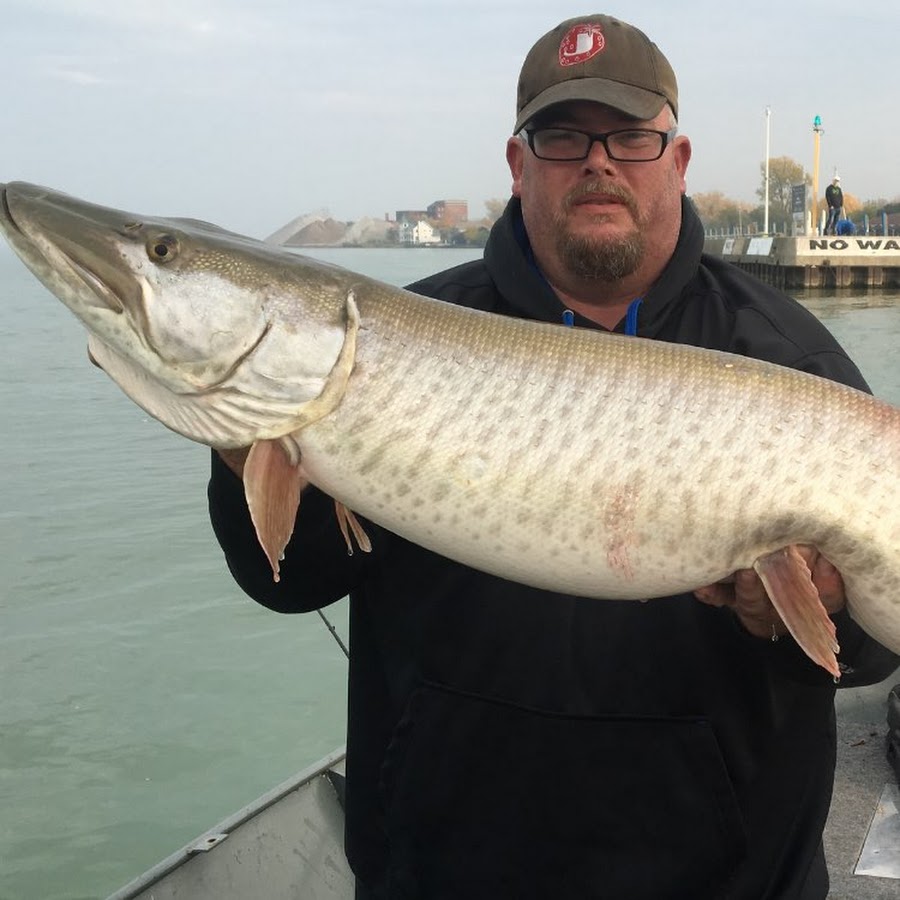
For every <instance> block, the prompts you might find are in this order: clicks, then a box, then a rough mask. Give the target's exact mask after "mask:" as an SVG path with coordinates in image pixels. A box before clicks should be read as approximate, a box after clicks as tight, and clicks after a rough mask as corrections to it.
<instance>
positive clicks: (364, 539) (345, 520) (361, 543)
mask: <svg viewBox="0 0 900 900" xmlns="http://www.w3.org/2000/svg"><path fill="white" fill-rule="evenodd" d="M334 511H335V513H336V514H337V520H338V525H340V526H341V534H342V535H343V536H344V540H345V541H346V542H347V555H348V556H353V541H352V539H351V537H350V534H351V532H352V533H353V537H354V538H356V545H357V546H358V547H359V549H360V550H362V552H363V553H371V552H372V542H371V541H370V540H369V536H368V535H367V534H366V531H365V529H364V528H363V527H362V525H360V524H359V519H357V518H356V516H355V515H354V514H353V512H352V511H351V510H349V509H347V507H346V506H344V504H343V503H341V502H340V501H339V500H335V501H334Z"/></svg>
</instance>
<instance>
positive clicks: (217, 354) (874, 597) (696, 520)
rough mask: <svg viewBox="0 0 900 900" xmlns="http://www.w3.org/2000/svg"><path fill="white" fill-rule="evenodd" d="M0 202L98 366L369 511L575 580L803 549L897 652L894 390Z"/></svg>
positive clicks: (590, 588)
mask: <svg viewBox="0 0 900 900" xmlns="http://www.w3.org/2000/svg"><path fill="white" fill-rule="evenodd" d="M0 200H2V202H0V229H2V230H3V232H4V234H5V235H6V237H7V238H8V239H9V241H10V243H11V244H12V246H13V248H14V249H15V250H16V252H17V253H19V255H20V256H21V257H22V259H23V260H24V261H25V263H26V264H27V265H28V266H29V267H30V268H31V269H32V271H33V272H34V273H35V274H36V275H37V277H38V278H40V279H41V280H42V281H43V282H44V284H46V285H47V286H48V287H49V288H50V290H51V291H53V292H54V293H56V294H57V296H59V297H60V299H62V300H63V301H64V302H65V303H66V304H67V305H68V306H69V307H70V309H72V311H73V312H74V313H75V314H76V315H77V316H78V317H79V318H80V319H81V320H82V321H83V322H84V324H85V325H86V326H87V328H88V330H89V332H90V334H91V337H90V347H91V352H92V354H94V357H95V359H96V360H97V361H98V362H99V364H100V365H101V366H102V367H103V368H104V369H105V370H106V371H107V373H108V374H109V375H110V376H111V377H112V378H113V379H114V380H115V381H117V382H118V383H119V385H120V386H121V387H122V388H123V390H124V391H125V392H126V393H127V394H128V395H129V396H131V397H132V399H134V400H135V401H136V402H138V403H139V404H140V405H141V406H143V407H144V408H145V409H146V410H147V411H148V412H150V413H151V414H152V415H154V416H156V417H157V418H158V419H160V420H161V421H162V422H163V423H165V424H166V425H168V426H169V427H170V428H173V429H174V430H176V431H178V432H179V433H181V434H184V435H186V436H188V437H190V438H192V439H193V440H197V441H200V442H202V443H206V444H209V445H210V446H214V447H220V448H227V447H238V446H245V445H249V444H251V443H266V442H270V441H278V442H280V444H281V445H282V446H283V447H284V449H285V450H286V451H289V452H290V453H292V454H294V455H296V454H297V452H299V458H300V461H301V465H302V470H303V472H304V474H305V475H306V476H307V477H308V478H309V480H310V481H312V483H314V484H316V485H317V486H318V487H320V488H321V489H322V490H324V491H326V492H327V493H329V494H330V495H331V496H333V497H334V498H335V499H336V500H338V501H340V502H341V503H342V504H344V505H345V506H346V507H347V508H349V509H352V510H354V511H355V512H357V513H359V514H360V515H362V516H364V517H366V518H368V519H370V520H371V521H373V522H376V523H379V524H381V525H383V526H385V527H386V528H388V529H390V530H392V531H395V532H396V533H398V534H400V535H402V536H404V537H406V538H408V539H409V540H412V541H414V542H416V543H419V544H421V545H423V546H425V547H428V548H430V549H432V550H435V551H436V552H438V553H442V554H444V555H446V556H449V557H451V558H454V559H457V560H459V561H460V562H462V563H465V564H467V565H470V566H474V567H476V568H479V569H483V570H485V571H488V572H491V573H494V574H496V575H499V576H502V577H505V578H509V579H513V580H516V581H520V582H523V583H526V584H530V585H533V586H536V587H540V588H546V589H549V590H554V591H561V592H568V593H572V594H576V595H581V596H585V597H598V598H608V599H622V600H626V599H645V598H652V597H657V596H666V595H670V594H673V593H678V592H681V591H689V590H692V589H695V588H697V587H700V586H703V585H706V584H710V583H712V582H714V581H716V580H718V579H720V578H723V577H725V576H727V575H729V574H730V573H732V572H734V571H735V570H737V569H741V568H749V567H751V566H754V565H756V566H757V567H759V564H760V561H761V560H766V559H769V558H770V556H769V555H770V554H774V553H775V552H776V551H779V550H780V548H784V547H787V546H789V545H792V544H797V543H809V544H814V545H816V546H817V547H818V548H819V549H820V550H821V552H822V553H823V554H824V555H825V556H826V557H827V558H828V559H829V560H830V561H831V562H833V563H834V564H835V565H836V566H837V568H838V569H839V570H840V571H841V573H842V575H843V578H844V582H845V585H846V589H847V598H848V608H849V611H850V613H851V615H852V616H853V617H854V618H855V619H856V620H857V621H858V622H859V623H860V624H861V625H862V627H863V628H865V629H866V630H867V631H868V632H869V633H870V634H871V635H872V636H873V637H875V638H876V639H878V640H879V641H881V642H882V643H883V644H885V645H886V646H888V647H889V648H891V649H893V650H895V651H900V608H898V603H900V462H898V461H900V412H898V410H897V409H895V408H894V407H892V406H890V405H888V404H886V403H884V402H882V401H879V400H876V399H874V398H872V397H870V396H868V395H866V394H864V393H861V392H859V391H855V390H853V389H851V388H848V387H845V386H843V385H839V384H835V383H833V382H830V381H827V380H824V379H821V378H817V377H815V376H812V375H809V374H805V373H802V372H798V371H795V370H792V369H786V368H781V367H779V366H775V365H772V364H769V363H765V362H761V361H758V360H752V359H747V358H744V357H740V356H735V355H730V354H725V353H719V352H715V351H710V350H702V349H697V348H693V347H689V346H684V345H674V344H666V343H662V342H655V341H653V342H651V341H647V340H643V339H640V338H630V337H623V336H617V335H607V334H603V333H599V332H596V331H588V330H580V329H572V328H563V327H561V326H554V325H549V324H545V323H536V322H529V321H522V320H517V319H511V318H506V317H500V316H494V315H491V314H488V313H483V312H479V311H473V310H468V309H464V308H460V307H456V306H452V305H449V304H445V303H441V302H439V301H434V300H429V299H425V298H421V297H416V296H415V295H412V294H410V293H408V292H405V291H402V290H400V289H396V288H392V287H389V286H387V285H384V284H380V283H378V282H375V281H373V280H371V279H368V278H365V277H363V276H361V275H357V274H355V273H351V272H346V271H344V270H341V269H339V268H336V267H333V266H328V265H326V264H321V263H318V262H315V261H312V260H308V259H304V258H303V257H300V256H297V255H295V254H293V253H290V252H288V251H284V250H281V249H277V248H272V247H269V246H266V245H264V244H262V243H260V242H256V241H252V240H251V239H249V238H245V237H242V236H239V235H233V234H230V233H228V232H225V231H222V230H221V229H218V228H216V227H215V226H209V225H205V224H204V223H198V222H186V221H184V220H166V219H143V218H139V217H136V216H134V215H133V214H130V213H124V212H121V211H118V210H113V209H107V208H104V207H99V206H96V205H93V204H87V203H84V202H83V201H79V200H76V199H75V198H71V197H67V196H66V195H64V194H59V193H56V192H53V191H49V190H48V189H46V188H39V187H36V186H33V185H24V184H13V185H8V186H5V187H2V186H0ZM292 458H293V456H292ZM246 480H247V476H246V474H245V481H246ZM249 496H250V495H249V493H248V497H249ZM251 509H252V504H251ZM300 514H301V515H302V506H301V510H300ZM288 534H289V531H288ZM261 539H262V538H261ZM267 552H269V551H268V550H267ZM770 594H771V591H770ZM774 601H776V598H775V597H773V602H774ZM816 602H817V601H816ZM776 605H777V602H776ZM779 611H782V608H781V607H779ZM782 614H783V615H784V612H782ZM822 614H823V616H824V610H823V611H822ZM825 619H826V621H827V616H825ZM788 624H789V627H790V626H791V622H788ZM792 631H793V633H795V635H796V632H795V631H794V630H793V629H792ZM798 639H799V638H798ZM801 644H802V645H803V646H804V649H806V650H807V652H809V653H810V655H811V657H812V658H814V659H816V660H817V661H818V662H820V663H821V664H823V665H826V667H827V668H829V670H830V671H836V663H834V662H833V656H832V661H831V663H829V662H828V660H827V657H828V656H829V655H830V654H831V650H828V649H826V650H824V651H823V650H819V651H816V652H811V651H810V649H809V645H808V644H806V643H804V642H803V641H802V640H801ZM825 644H826V645H827V636H826V638H825Z"/></svg>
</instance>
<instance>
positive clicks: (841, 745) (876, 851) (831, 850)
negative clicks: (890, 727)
mask: <svg viewBox="0 0 900 900" xmlns="http://www.w3.org/2000/svg"><path fill="white" fill-rule="evenodd" d="M898 680H900V673H897V672H895V673H894V675H893V676H891V678H888V679H887V680H886V681H884V682H882V683H881V684H877V685H872V686H871V687H866V688H845V689H844V690H840V691H838V693H837V700H836V703H835V705H836V708H837V718H838V729H837V751H838V756H837V773H836V775H835V782H834V796H833V798H832V801H831V814H830V815H829V818H828V825H827V827H826V829H825V856H826V859H827V861H828V872H829V875H830V877H831V891H830V892H829V894H828V900H898V898H900V817H898V816H897V815H896V813H895V814H894V815H893V816H890V817H882V816H880V815H879V816H878V817H877V821H876V822H875V823H874V825H875V827H872V826H873V819H875V818H876V814H877V813H879V812H890V811H891V810H890V808H889V807H888V808H887V809H884V808H883V805H882V797H883V795H885V788H887V789H888V790H887V796H888V797H891V796H896V787H897V779H896V776H895V775H894V771H893V769H892V768H891V766H890V764H889V763H888V760H887V756H886V755H885V749H886V737H887V722H886V718H885V717H886V711H887V695H888V692H889V691H890V689H891V687H893V685H894V684H896V683H897V682H898ZM892 792H893V793H892ZM864 849H865V851H866V852H865V855H864V860H863V861H862V864H861V862H860V856H861V855H862V854H863V850H864ZM877 860H880V864H878V865H876V864H875V861H877ZM866 871H883V872H891V873H892V875H893V877H882V876H879V875H870V874H863V872H866Z"/></svg>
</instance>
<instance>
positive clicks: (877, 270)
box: [705, 234, 900, 290]
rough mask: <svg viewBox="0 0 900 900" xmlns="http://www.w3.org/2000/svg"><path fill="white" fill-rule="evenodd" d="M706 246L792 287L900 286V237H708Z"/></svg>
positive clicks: (781, 285)
mask: <svg viewBox="0 0 900 900" xmlns="http://www.w3.org/2000/svg"><path fill="white" fill-rule="evenodd" d="M705 250H706V252H707V253H710V254H712V255H714V256H720V257H722V258H723V259H727V260H728V261H729V262H733V263H734V264H735V265H737V266H738V267H739V268H741V269H744V270H745V271H748V272H751V273H752V274H754V275H756V276H757V278H760V279H761V280H763V281H765V282H766V283H768V284H772V285H774V286H775V287H779V288H784V289H788V290H790V289H796V288H835V287H837V288H842V287H847V288H850V287H853V288H856V287H900V237H897V238H894V237H883V236H881V235H855V234H854V235H846V236H834V235H822V236H819V237H817V236H812V237H729V238H707V239H706V244H705Z"/></svg>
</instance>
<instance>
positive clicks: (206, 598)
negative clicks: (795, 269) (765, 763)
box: [0, 245, 900, 900]
mask: <svg viewBox="0 0 900 900" xmlns="http://www.w3.org/2000/svg"><path fill="white" fill-rule="evenodd" d="M316 255H317V256H320V257H322V258H324V259H328V260H329V261H332V262H337V263H339V264H341V265H345V266H347V267H348V268H351V269H356V270H357V271H361V272H365V273H367V274H370V275H373V276H375V277H378V278H381V279H383V280H386V281H391V282H394V283H404V282H408V281H411V280H414V279H415V278H418V277H421V276H422V275H425V274H427V273H429V272H433V271H437V270H438V269H441V268H444V267H447V266H450V265H455V264H456V263H458V262H462V261H464V260H466V259H471V258H474V257H475V256H477V255H478V253H477V251H463V250H459V251H457V250H331V251H319V252H317V253H316ZM802 299H803V300H804V302H806V303H808V304H809V305H810V306H811V307H812V308H813V309H814V310H815V312H816V314H817V315H819V316H820V317H821V318H822V319H824V320H825V321H826V322H827V323H828V324H829V326H830V327H831V328H832V330H833V331H834V332H835V333H836V334H837V335H838V337H839V338H840V339H841V341H842V342H843V343H844V344H845V346H846V347H847V348H848V350H849V351H850V353H851V355H853V356H854V358H855V359H856V360H857V362H858V363H859V365H860V367H861V368H862V370H863V372H864V374H865V375H866V377H867V378H868V379H869V381H870V383H871V384H872V387H873V389H874V390H875V392H876V393H877V394H879V395H881V396H883V397H886V398H887V399H890V400H892V401H893V402H895V403H898V404H900V358H898V357H900V354H898V351H897V348H898V346H900V294H898V293H894V294H892V295H890V294H884V293H873V294H852V295H851V294H841V295H840V296H839V297H837V296H834V295H831V296H823V295H811V296H808V297H804V298H802ZM0 309H2V314H0V410H2V415H3V444H4V447H3V457H2V461H3V465H2V466H0V497H2V500H3V503H2V509H0V565H2V579H0V811H2V812H0V898H2V900H31V898H34V900H55V898H60V900H62V898H65V900H75V898H96V897H105V896H106V895H107V894H108V893H110V892H111V891H112V890H114V889H115V888H117V887H119V886H120V885H121V884H122V883H124V882H125V881H128V880H129V879H130V878H132V877H134V876H135V875H137V874H139V873H140V872H142V871H143V870H144V869H146V868H148V867H149V866H150V865H151V864H153V863H155V862H156V861H157V860H158V859H160V858H161V857H163V856H165V855H168V854H169V853H171V852H172V851H174V850H176V849H178V848H179V847H180V846H182V845H183V844H184V843H186V842H187V841H188V840H189V839H190V838H192V837H194V836H196V835H197V834H198V833H199V832H201V831H202V830H204V829H205V828H207V827H208V826H210V825H212V824H214V823H215V822H216V821H218V820H219V819H221V818H223V817H224V816H226V815H227V814H229V813H230V812H231V811H233V810H234V809H236V808H238V807H240V806H243V805H244V804H246V803H248V802H249V801H251V800H253V799H254V798H255V797H257V796H258V795H259V794H261V793H262V792H263V791H265V790H267V789H268V788H269V787H271V786H272V785H274V784H275V783H277V782H279V781H281V780H283V779H285V778H287V777H289V776H290V775H292V774H293V773H294V772H295V771H297V770H299V769H301V768H303V767H305V766H306V765H308V764H309V763H311V762H313V761H315V760H316V759H318V758H319V757H320V756H322V755H324V754H325V753H327V752H328V751H330V750H331V749H333V748H334V747H336V746H338V745H339V744H341V743H343V740H344V712H345V699H346V698H345V689H344V679H345V674H346V664H345V660H344V658H343V656H342V654H341V652H340V650H339V649H338V647H337V646H336V645H335V643H334V642H333V640H332V638H331V637H330V635H329V634H328V633H327V631H326V630H325V628H324V626H323V625H322V624H321V623H320V622H319V620H318V618H317V617H315V616H297V617H285V616H278V615H276V614H275V613H270V612H268V611H266V610H264V609H262V608H261V607H258V606H257V605H256V604H255V603H253V602H252V601H250V600H248V599H247V598H246V597H244V595H243V594H241V592H240V591H239V590H238V589H237V588H236V587H235V586H234V584H233V582H232V581H231V579H230V577H229V576H228V575H227V573H226V571H225V567H224V563H223V561H222V558H221V555H220V552H219V550H218V547H217V545H216V543H215V540H214V538H213V536H212V533H211V530H210V528H209V524H208V520H207V517H206V508H205V484H206V478H207V467H208V453H207V451H206V450H205V449H204V448H202V447H199V446H196V445H193V444H191V443H190V442H188V441H185V440H183V439H182V438H178V437H176V436H175V435H172V434H170V433H169V432H167V431H166V430H165V429H164V428H163V427H162V426H161V425H159V424H158V423H156V422H155V421H153V420H150V419H149V418H148V417H147V416H146V415H144V414H143V413H142V412H141V411H140V410H139V409H138V408H137V407H136V406H134V405H133V404H132V403H131V402H130V401H128V400H127V399H126V398H125V397H124V395H122V394H121V393H120V392H119V390H118V388H116V387H115V386H114V385H113V384H112V382H110V381H109V380H108V379H107V378H106V377H105V376H104V375H103V374H102V373H101V372H99V371H98V370H96V369H94V368H93V367H91V366H90V365H89V364H88V362H87V359H86V356H85V339H84V335H83V332H82V330H81V328H80V326H79V325H78V324H77V323H76V322H75V320H74V319H73V318H72V317H71V315H70V314H69V313H68V312H67V311H66V310H65V309H64V308H63V307H62V305H61V304H59V303H58V302H57V301H55V300H53V299H52V298H51V297H50V296H49V295H48V294H47V293H46V292H45V291H44V290H43V289H42V288H41V287H40V286H39V285H38V284H37V282H36V281H34V279H33V278H32V277H31V276H30V275H29V274H28V273H27V272H26V271H25V269H24V267H22V266H21V264H20V263H19V262H18V261H17V260H16V259H15V258H14V257H13V256H12V254H11V252H10V251H9V250H8V249H7V248H6V247H5V245H4V246H2V247H0ZM330 616H331V617H332V618H333V620H334V621H335V623H336V624H337V625H338V628H339V630H340V631H341V632H342V633H343V634H344V635H346V609H345V608H344V606H343V605H339V606H338V607H332V609H331V612H330Z"/></svg>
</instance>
